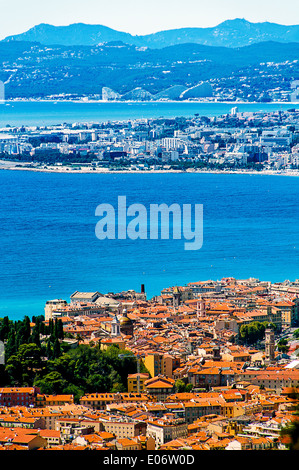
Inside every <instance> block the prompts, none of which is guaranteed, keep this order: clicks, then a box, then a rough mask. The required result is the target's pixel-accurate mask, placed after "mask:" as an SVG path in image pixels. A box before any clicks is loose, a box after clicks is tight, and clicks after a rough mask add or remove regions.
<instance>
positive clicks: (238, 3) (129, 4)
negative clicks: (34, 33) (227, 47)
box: [0, 0, 299, 39]
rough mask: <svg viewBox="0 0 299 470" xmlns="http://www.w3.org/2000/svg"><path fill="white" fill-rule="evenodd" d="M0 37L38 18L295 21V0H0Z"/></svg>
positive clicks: (156, 23) (193, 23) (152, 27)
mask: <svg viewBox="0 0 299 470" xmlns="http://www.w3.org/2000/svg"><path fill="white" fill-rule="evenodd" d="M0 7H1V9H0V39H3V38H4V37H6V36H8V35H11V34H18V33H22V32H24V31H27V30H28V29H29V28H31V27H32V26H34V25H36V24H39V23H49V24H53V25H57V26H58V25H68V24H71V23H89V24H102V25H105V26H109V27H111V28H113V29H117V30H119V31H125V32H128V33H131V34H148V33H154V32H157V31H161V30H165V29H173V28H183V27H188V26H189V27H207V26H216V25H217V24H219V23H221V22H222V21H224V20H226V19H233V18H245V19H246V20H248V21H251V22H263V21H270V22H274V23H280V24H285V25H291V24H298V23H299V7H298V0H283V1H282V0H84V1H82V0H51V1H49V0H47V1H45V0H9V1H7V0H0Z"/></svg>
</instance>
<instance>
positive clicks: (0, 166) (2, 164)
mask: <svg viewBox="0 0 299 470" xmlns="http://www.w3.org/2000/svg"><path fill="white" fill-rule="evenodd" d="M27 165H29V163H27ZM1 170H4V171H34V172H39V173H63V174H66V173H70V174H94V175H107V174H159V173H188V174H209V173H211V174H238V175H265V176H299V170H291V171H279V170H263V171H255V170H202V169H201V170H197V169H187V170H175V169H171V168H167V169H157V170H155V169H152V170H141V169H136V170H135V169H128V170H120V169H117V170H111V169H109V168H95V167H92V166H89V167H85V168H80V169H79V168H78V169H75V168H71V167H67V166H48V167H47V168H40V167H29V166H26V163H23V164H22V163H19V162H17V163H15V162H12V161H5V160H0V171H1Z"/></svg>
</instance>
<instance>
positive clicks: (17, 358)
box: [0, 317, 137, 401]
mask: <svg viewBox="0 0 299 470" xmlns="http://www.w3.org/2000/svg"><path fill="white" fill-rule="evenodd" d="M33 320H34V324H31V322H30V319H29V318H28V317H25V318H24V320H23V321H17V322H13V321H11V320H9V319H8V318H7V317H5V318H3V319H0V340H1V341H3V342H4V345H5V364H4V365H0V385H1V386H9V385H12V386H25V385H27V386H32V385H35V386H37V387H39V388H40V391H41V393H45V394H54V393H56V394H57V393H65V394H72V395H74V397H75V400H76V401H78V399H79V398H80V397H81V396H82V395H83V394H84V393H91V392H117V391H119V392H125V391H126V390H127V376H128V374H129V373H135V372H136V370H137V362H136V358H135V357H134V356H132V355H131V354H130V353H129V352H128V351H124V350H120V349H119V348H118V347H116V346H111V347H109V348H108V349H107V350H103V351H102V350H101V349H100V348H99V346H98V345H79V346H78V347H77V348H75V349H70V348H69V347H68V346H66V345H65V344H64V343H63V339H64V332H63V325H62V322H61V320H59V319H58V320H57V319H56V320H55V321H53V320H50V321H49V325H46V324H45V323H44V322H43V317H34V318H33ZM126 356H127V357H126Z"/></svg>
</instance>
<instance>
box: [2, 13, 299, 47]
mask: <svg viewBox="0 0 299 470" xmlns="http://www.w3.org/2000/svg"><path fill="white" fill-rule="evenodd" d="M10 41H30V42H39V43H41V44H44V45H49V46H50V45H64V46H84V45H85V46H93V45H98V44H100V43H107V42H111V41H122V42H124V43H126V44H129V45H135V46H138V47H149V48H152V49H161V48H163V47H168V46H174V45H178V44H185V43H195V44H202V45H206V46H222V47H232V48H235V47H243V46H248V45H251V44H255V43H260V42H267V41H275V42H280V43H289V42H293V43H294V42H299V25H290V26H286V25H281V24H277V23H269V22H264V23H251V22H249V21H247V20H245V19H240V18H236V19H233V20H226V21H224V22H222V23H220V24H219V25H217V26H214V27H209V28H180V29H172V30H166V31H160V32H157V33H152V34H147V35H143V36H142V35H140V36H138V35H136V36H134V35H131V34H130V33H126V32H122V31H116V30H114V29H112V28H109V27H107V26H103V25H91V24H84V23H75V24H71V25H68V26H53V25H49V24H45V23H42V24H39V25H36V26H34V27H33V28H31V29H29V30H28V31H26V32H24V33H21V34H17V35H14V36H8V37H6V38H5V39H3V42H10Z"/></svg>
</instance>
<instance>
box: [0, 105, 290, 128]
mask: <svg viewBox="0 0 299 470" xmlns="http://www.w3.org/2000/svg"><path fill="white" fill-rule="evenodd" d="M234 106H237V107H238V110H239V112H260V111H267V112H271V111H283V110H287V109H290V108H296V109H298V107H299V104H298V103H237V104H235V103H203V102H202V103H199V102H198V103H196V102H183V101H182V102H132V103H123V102H107V103H105V102H63V101H58V102H53V101H7V102H6V103H5V104H1V105H0V127H5V126H7V125H10V126H22V125H30V126H36V125H40V126H45V125H51V124H60V123H61V122H67V123H74V122H106V121H112V120H120V121H125V120H129V119H142V118H147V119H150V118H159V117H165V118H173V117H176V116H185V117H190V116H191V117H192V116H194V114H196V113H199V114H200V115H202V116H209V117H211V116H217V115H220V114H226V113H229V112H230V111H231V109H232V107H234Z"/></svg>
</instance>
